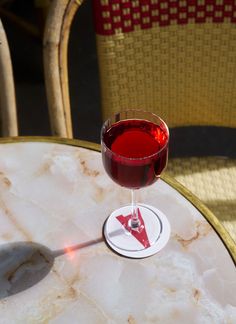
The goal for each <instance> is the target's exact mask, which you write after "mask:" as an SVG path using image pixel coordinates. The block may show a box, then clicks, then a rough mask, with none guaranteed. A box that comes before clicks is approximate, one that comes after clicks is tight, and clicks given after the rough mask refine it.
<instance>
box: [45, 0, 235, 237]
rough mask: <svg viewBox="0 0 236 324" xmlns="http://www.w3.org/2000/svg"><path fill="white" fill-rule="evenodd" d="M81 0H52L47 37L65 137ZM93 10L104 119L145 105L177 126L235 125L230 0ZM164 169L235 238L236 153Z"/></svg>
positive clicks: (107, 4) (147, 0)
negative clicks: (74, 26) (72, 43)
mask: <svg viewBox="0 0 236 324" xmlns="http://www.w3.org/2000/svg"><path fill="white" fill-rule="evenodd" d="M81 4H82V1H76V0H70V1H68V0H67V1H66V0H63V1H54V2H53V3H52V6H51V10H50V13H49V16H48V20H47V25H46V30H45V37H44V62H45V76H46V88H47V96H48V105H49V111H50V115H51V125H52V130H53V133H54V134H55V135H60V136H66V137H71V136H72V130H71V119H70V104H69V91H68V76H67V43H68V35H69V31H70V26H71V22H72V20H73V17H74V14H75V12H76V11H77V9H78V8H79V6H80V5H81ZM93 10H94V17H95V30H96V37H97V54H98V61H99V70H100V80H101V96H102V113H103V117H104V119H105V118H106V117H107V116H109V115H111V114H112V113H114V112H117V111H120V110H121V109H127V108H140V109H145V110H150V111H153V112H156V113H157V114H159V115H160V116H162V117H163V118H164V119H165V120H166V121H167V123H168V125H169V126H170V127H171V128H173V129H175V128H177V127H187V126H207V125H208V126H217V127H226V128H227V129H233V128H235V127H236V73H235V72H236V5H235V4H234V2H233V1H220V0H219V1H217V0H216V1H210V0H209V1H208V0H205V1H202V0H196V1H184V0H178V1H177V0H176V1H175V0H174V1H171V0H170V1H158V0H143V1H142V0H133V1H129V0H113V1H108V0H97V1H93ZM78 59H79V58H78ZM232 140H233V139H232ZM234 141H235V139H234ZM203 144H204V143H203ZM166 172H167V173H168V174H170V175H172V176H174V177H175V178H176V179H177V180H178V181H180V182H181V183H182V184H184V185H185V186H186V187H187V188H189V189H190V190H191V191H192V192H193V193H194V194H196V195H197V196H198V197H199V198H200V199H201V200H202V201H203V202H204V203H205V204H206V205H207V206H208V207H209V208H210V209H211V210H212V211H213V212H214V213H215V215H217V216H218V217H219V219H220V221H222V223H223V224H224V225H225V227H226V228H227V230H228V231H229V232H230V233H231V235H232V237H233V238H234V239H235V240H236V185H235V179H236V160H235V159H232V158H219V157H201V158H199V157H196V156H193V157H188V158H175V159H170V161H169V164H168V168H167V171H166ZM176 217H177V216H176Z"/></svg>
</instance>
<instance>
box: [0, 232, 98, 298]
mask: <svg viewBox="0 0 236 324" xmlns="http://www.w3.org/2000/svg"><path fill="white" fill-rule="evenodd" d="M102 241H103V238H102V237H101V238H98V239H95V240H91V241H88V242H85V243H81V244H77V245H74V246H69V247H65V248H64V249H59V250H56V251H51V250H50V249H48V248H47V247H46V246H44V245H41V244H38V243H35V242H14V243H7V244H4V245H1V246H0V299H2V298H5V297H8V296H11V295H14V294H17V293H19V292H21V291H24V290H26V289H28V288H30V287H32V286H34V285H35V284H36V283H38V282H39V281H41V280H42V279H43V278H44V277H45V276H46V275H47V274H48V273H49V272H50V270H51V268H52V266H53V264H54V259H55V258H56V257H59V256H61V255H63V254H66V253H69V252H71V251H76V250H80V249H82V248H85V247H88V246H91V245H94V244H97V243H100V242H102Z"/></svg>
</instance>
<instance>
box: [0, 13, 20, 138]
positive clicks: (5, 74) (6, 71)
mask: <svg viewBox="0 0 236 324" xmlns="http://www.w3.org/2000/svg"><path fill="white" fill-rule="evenodd" d="M0 71H1V73H0V108H1V113H0V115H1V124H2V125H1V126H2V127H1V128H2V129H1V130H2V135H3V136H17V135H18V125H17V111H16V96H15V85H14V77H13V69H12V62H11V55H10V50H9V46H8V41H7V36H6V33H5V30H4V27H3V25H2V22H1V19H0Z"/></svg>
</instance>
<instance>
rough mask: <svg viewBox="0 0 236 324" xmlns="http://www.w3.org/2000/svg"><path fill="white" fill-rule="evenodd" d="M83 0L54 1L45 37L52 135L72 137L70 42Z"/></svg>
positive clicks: (46, 81)
mask: <svg viewBox="0 0 236 324" xmlns="http://www.w3.org/2000/svg"><path fill="white" fill-rule="evenodd" d="M82 2H83V0H70V1H68V0H60V1H57V0H56V1H53V2H52V4H51V6H50V9H49V12H48V17H47V21H46V25H45V32H44V40H43V55H44V72H45V84H46V91H47V100H48V107H49V118H50V124H51V129H52V133H53V135H56V136H61V137H66V138H72V137H73V130H72V121H71V110H70V95H69V86H68V82H69V81H68V67H67V57H68V41H69V31H70V27H71V24H72V21H73V18H74V16H75V14H76V12H77V10H78V8H79V7H80V5H81V4H82Z"/></svg>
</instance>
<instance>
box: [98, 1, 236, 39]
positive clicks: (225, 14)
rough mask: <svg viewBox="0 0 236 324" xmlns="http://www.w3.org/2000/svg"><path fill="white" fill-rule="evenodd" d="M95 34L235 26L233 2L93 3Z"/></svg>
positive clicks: (235, 2) (235, 3)
mask: <svg viewBox="0 0 236 324" xmlns="http://www.w3.org/2000/svg"><path fill="white" fill-rule="evenodd" d="M94 13H95V25H96V32H97V34H100V35H112V34H115V33H117V32H123V33H125V32H130V31H133V30H135V28H136V27H137V26H138V27H139V28H142V29H146V28H152V27H153V26H155V25H158V26H168V25H172V24H182V25H183V24H188V23H205V22H212V23H222V22H231V23H236V1H234V0H188V1H187V0H132V1H130V0H110V1H109V0H100V1H98V0H95V1H94Z"/></svg>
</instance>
